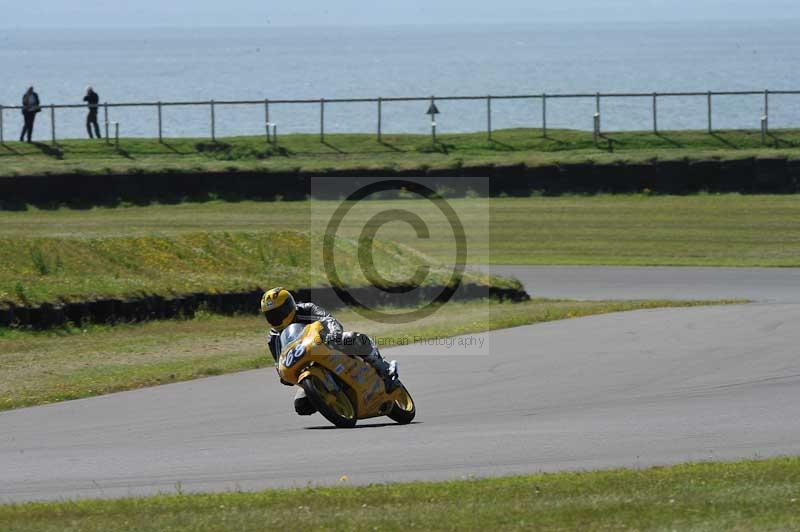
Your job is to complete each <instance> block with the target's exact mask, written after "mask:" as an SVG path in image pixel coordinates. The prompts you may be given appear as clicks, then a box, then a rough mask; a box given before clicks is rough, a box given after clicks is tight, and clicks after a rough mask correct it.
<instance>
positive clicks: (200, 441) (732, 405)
mask: <svg viewBox="0 0 800 532" xmlns="http://www.w3.org/2000/svg"><path fill="white" fill-rule="evenodd" d="M517 270H518V272H522V275H520V277H521V278H523V280H524V281H525V282H526V284H527V287H528V289H529V290H530V291H531V292H532V293H534V294H536V295H542V294H544V293H546V294H547V295H550V296H564V297H574V296H575V295H576V294H573V293H562V292H559V290H562V289H561V288H559V287H558V286H556V285H557V283H555V284H553V286H549V287H548V286H547V278H546V276H545V275H543V274H542V271H544V270H543V269H540V268H530V269H524V270H520V269H517ZM569 270H571V269H566V268H558V269H557V270H555V271H558V272H565V271H569ZM631 270H637V269H627V268H626V269H613V268H598V269H594V268H592V269H585V268H582V269H581V271H582V272H584V273H587V274H589V275H588V277H584V276H579V277H581V278H584V279H585V278H588V279H597V280H596V281H595V282H594V283H591V282H589V283H588V286H587V283H586V282H585V281H584V286H581V287H580V289H581V290H583V293H584V297H587V298H597V297H599V296H602V297H600V298H605V297H608V296H615V297H621V298H627V297H632V296H631V294H632V293H637V294H641V295H639V296H636V297H676V296H675V295H670V294H669V293H661V292H659V290H663V287H664V286H676V287H679V286H680V285H681V283H685V282H686V277H684V276H687V275H688V277H689V278H690V279H689V280H690V281H692V279H691V275H692V273H691V272H693V271H695V269H691V270H685V269H680V270H672V269H664V268H659V269H657V270H656V271H658V272H660V273H659V274H657V275H656V277H658V276H661V277H658V279H660V282H655V283H653V277H652V275H653V274H651V272H650V269H647V271H646V272H643V273H642V274H641V275H639V276H638V277H637V276H635V275H632V274H631V273H632V271H631ZM494 271H495V272H497V271H498V269H494ZM715 271H716V270H711V269H697V275H698V276H699V277H697V278H696V279H694V281H692V288H691V294H692V295H694V296H695V297H699V298H707V297H730V298H737V297H747V298H755V299H760V300H775V301H778V300H779V301H781V302H779V303H764V302H761V303H754V304H749V305H736V306H724V307H703V308H692V309H664V310H648V311H638V312H630V313H621V314H611V315H605V316H593V317H589V318H583V319H577V320H569V321H561V322H552V323H545V324H540V325H534V326H527V327H519V328H516V329H509V330H504V331H498V332H495V333H491V334H489V335H481V336H480V337H477V336H476V338H484V339H486V340H487V341H489V342H490V349H491V354H488V355H485V356H456V355H459V354H460V351H459V349H458V348H450V349H447V348H445V347H438V348H433V347H430V346H427V347H424V346H410V347H405V348H398V349H395V350H392V351H391V356H392V357H396V358H398V359H399V361H400V363H401V373H402V376H403V380H404V382H405V383H406V384H407V385H408V387H409V389H410V390H411V392H412V394H413V395H414V397H415V399H416V401H417V405H418V410H419V413H418V417H417V421H418V422H417V423H415V424H413V425H410V426H405V427H402V426H396V425H393V424H388V425H386V424H383V423H382V421H381V420H370V421H366V422H362V423H361V425H360V427H361V428H357V429H354V430H336V429H331V428H329V426H328V424H327V423H326V422H325V421H324V419H322V418H321V417H320V416H318V415H317V416H313V417H310V418H300V417H297V416H295V415H294V413H293V412H292V411H291V402H290V399H291V396H292V393H293V390H291V389H289V388H286V387H284V386H281V385H280V384H278V382H277V379H276V377H275V373H274V370H259V371H252V372H245V373H240V374H236V375H228V376H221V377H214V378H209V379H204V380H199V381H193V382H188V383H179V384H173V385H167V386H161V387H158V388H151V389H144V390H137V391H132V392H125V393H120V394H115V395H110V396H105V397H99V398H93V399H86V400H80V401H73V402H68V403H62V404H54V405H48V406H44V407H37V408H29V409H23V410H17V411H11V412H6V413H3V414H0V501H24V500H37V499H54V498H76V497H90V496H91V497H96V496H101V497H118V496H126V495H140V494H152V493H156V492H170V491H174V490H175V489H176V488H177V487H178V486H180V488H181V489H183V490H185V491H194V490H235V489H258V488H264V487H286V486H305V485H307V484H308V483H313V484H333V483H337V482H338V481H339V478H340V477H341V476H342V475H347V476H348V477H349V480H348V481H347V482H348V483H350V484H352V483H369V482H383V481H406V480H439V479H457V478H462V477H465V476H467V475H503V474H517V473H527V472H537V471H554V470H563V469H595V468H605V467H612V466H631V467H637V466H646V465H652V464H666V463H673V462H681V461H687V460H704V459H735V458H749V457H756V456H770V455H779V454H798V453H800V416H798V415H797V405H798V404H800V356H798V353H799V352H800V351H799V350H800V348H798V346H799V345H800V327H798V323H800V283H795V282H792V279H797V277H791V276H792V275H794V276H797V275H798V271H797V270H745V269H737V270H733V271H729V270H723V271H721V272H718V273H719V275H720V276H721V277H717V275H715V274H714V272H715ZM537 272H538V273H537ZM614 272H617V274H615V273H614ZM737 274H739V276H741V277H739V276H737ZM566 275H567V274H566V273H565V276H566ZM615 275H618V277H616V279H624V280H626V281H625V282H626V283H627V284H626V285H625V287H626V288H625V289H622V288H621V287H620V285H613V286H602V285H603V282H604V281H603V279H604V278H606V276H611V278H615V277H614V276H615ZM783 276H788V280H787V278H784V277H783ZM637 279H644V283H645V284H644V285H642V286H639V287H638V288H637V287H636V282H637ZM676 279H679V280H678V281H676ZM721 279H727V281H722V280H721ZM712 281H713V282H712ZM605 282H610V281H605ZM551 283H552V281H551ZM776 283H777V285H780V286H778V287H777V288H774V286H775V285H776ZM781 283H783V284H781ZM566 286H567V287H572V286H573V285H572V284H571V283H566ZM760 287H762V288H760ZM570 289H572V288H570ZM547 290H550V292H547ZM704 290H705V291H704ZM720 290H721V292H720ZM659 294H661V295H659ZM754 296H756V297H754ZM680 297H685V296H683V295H681V296H680ZM414 355H420V356H414ZM387 421H388V420H387Z"/></svg>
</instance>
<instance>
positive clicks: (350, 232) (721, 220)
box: [0, 194, 800, 266]
mask: <svg viewBox="0 0 800 532" xmlns="http://www.w3.org/2000/svg"><path fill="white" fill-rule="evenodd" d="M449 202H450V203H451V205H452V206H453V208H454V209H455V211H456V212H457V213H458V215H459V217H460V219H461V220H462V222H463V223H464V226H465V230H466V234H467V237H468V239H469V244H470V246H469V247H470V255H469V264H486V263H494V264H606V265H681V266H800V199H798V197H797V196H795V195H758V196H747V195H738V194H724V195H716V194H714V195H707V194H700V195H693V196H649V195H644V194H640V195H598V196H561V197H530V198H492V199H487V198H461V199H450V200H449ZM338 205H339V203H338V202H335V201H310V202H240V203H224V202H208V203H183V204H180V205H170V206H165V205H151V206H146V207H125V208H116V209H109V208H94V209H90V210H85V211H84V210H69V209H58V210H53V211H44V210H38V209H34V208H31V209H29V210H27V211H23V212H0V239H5V238H11V239H13V238H22V237H25V238H27V237H53V238H56V237H58V238H61V237H73V236H76V235H77V236H81V237H85V238H89V237H93V238H94V237H112V236H126V237H128V236H136V235H148V234H152V233H153V232H158V233H159V234H162V235H167V236H169V235H178V234H186V233H197V232H225V231H228V232H242V231H259V232H260V231H276V230H285V229H297V228H303V227H306V228H308V227H314V228H316V229H320V230H321V229H322V228H324V226H325V225H326V224H327V220H328V219H329V218H330V216H331V214H332V212H333V210H334V209H335V208H336V207H337V206H338ZM385 209H407V210H411V211H413V212H417V213H420V216H421V217H422V218H423V220H425V221H426V222H428V223H429V226H430V228H431V229H430V230H431V238H430V239H420V238H417V236H416V233H415V232H414V231H413V230H411V229H410V227H409V226H407V225H405V224H402V223H396V224H388V225H386V226H385V227H384V228H383V229H382V230H381V231H380V232H379V233H378V236H379V237H380V238H381V239H384V240H388V241H393V242H397V243H401V244H403V245H407V246H410V247H412V248H414V249H416V250H418V251H421V252H422V253H424V254H425V255H427V256H430V257H433V258H435V259H438V260H441V261H443V262H448V261H452V257H453V242H452V240H453V239H452V232H451V230H450V228H449V225H448V224H447V221H446V220H444V219H442V218H441V217H440V216H438V217H437V213H436V212H435V207H433V206H432V205H429V204H427V203H425V202H424V201H414V200H391V201H389V200H376V201H366V202H361V203H360V204H359V206H358V208H357V209H353V210H352V211H351V214H350V215H348V217H347V218H345V220H344V223H343V234H344V235H345V236H350V237H356V236H357V235H358V231H360V230H361V228H362V227H363V225H364V224H365V223H366V222H367V220H369V218H371V217H372V216H373V215H374V214H375V213H376V212H379V211H381V210H385Z"/></svg>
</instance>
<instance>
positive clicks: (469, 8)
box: [0, 0, 800, 28]
mask: <svg viewBox="0 0 800 532" xmlns="http://www.w3.org/2000/svg"><path fill="white" fill-rule="evenodd" d="M786 19H800V2H799V1H797V0H761V1H758V2H757V1H753V0H604V1H598V0H556V1H555V2H553V1H548V2H544V1H542V0H491V1H486V0H224V1H220V0H73V1H71V2H70V1H67V0H22V1H20V0H0V28H43V27H58V28H80V27H85V28H120V27H164V26H177V27H197V26H251V27H252V26H268V25H274V26H320V25H325V26H342V25H359V26H364V25H366V26H381V25H396V24H402V25H406V24H414V25H416V24H486V23H489V24H508V23H523V24H537V23H539V24H541V23H547V22H563V21H573V22H577V23H581V24H585V23H591V22H598V23H608V22H638V21H650V22H653V21H664V22H672V21H687V20H689V21H704V20H737V21H748V20H786Z"/></svg>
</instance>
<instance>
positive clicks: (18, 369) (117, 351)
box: [0, 300, 706, 410]
mask: <svg viewBox="0 0 800 532" xmlns="http://www.w3.org/2000/svg"><path fill="white" fill-rule="evenodd" d="M702 304H706V303H703V302H689V303H682V302H672V301H613V302H610V301H594V302H586V301H582V302H577V301H553V300H532V301H528V302H525V303H498V302H495V301H477V302H471V303H455V302H453V303H448V304H447V305H446V306H447V308H446V311H443V312H438V313H436V314H434V315H433V316H431V317H429V318H427V319H426V320H425V323H424V324H420V323H411V324H408V325H392V324H379V323H375V322H373V321H369V320H365V319H364V318H362V317H361V316H359V315H358V314H356V313H355V312H353V311H351V310H342V311H338V312H336V317H337V318H338V319H340V320H341V321H342V323H343V324H344V325H345V327H347V328H348V329H351V330H360V331H363V332H366V333H369V334H370V335H372V336H374V337H375V338H376V340H377V341H378V343H380V344H381V345H383V346H387V345H398V344H403V343H410V342H413V341H419V340H422V339H430V338H439V337H444V336H452V335H458V334H466V333H472V332H479V331H486V330H492V329H500V328H506V327H514V326H519V325H525V324H530V323H538V322H544V321H553V320H559V319H566V318H575V317H580V316H588V315H592V314H602V313H608V312H618V311H626V310H636V309H643V308H655V307H677V306H694V305H702ZM265 332H266V323H265V322H264V320H263V318H261V317H260V316H236V317H222V316H217V315H203V316H200V317H198V318H195V319H193V320H185V321H179V320H170V321H156V322H149V323H144V324H134V325H117V326H114V327H111V326H89V327H87V328H85V329H81V328H74V327H73V328H70V327H66V328H59V329H55V330H49V331H43V332H35V331H19V330H13V329H2V328H0V410H8V409H11V408H18V407H23V406H32V405H37V404H43V403H49V402H56V401H65V400H69V399H77V398H81V397H89V396H94V395H102V394H106V393H111V392H116V391H121V390H128V389H133V388H140V387H145V386H154V385H158V384H164V383H168V382H176V381H182V380H189V379H195V378H200V377H205V376H208V375H219V374H222V373H230V372H234V371H241V370H247V369H254V368H258V367H265V366H269V365H272V357H271V356H270V355H269V354H268V353H267V350H266V344H265V336H264V333H265Z"/></svg>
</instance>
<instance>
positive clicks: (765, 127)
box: [764, 89, 769, 134]
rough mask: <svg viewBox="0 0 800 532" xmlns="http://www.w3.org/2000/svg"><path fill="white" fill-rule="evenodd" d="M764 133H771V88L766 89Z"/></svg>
mask: <svg viewBox="0 0 800 532" xmlns="http://www.w3.org/2000/svg"><path fill="white" fill-rule="evenodd" d="M764 119H765V120H764V134H767V133H769V89H764Z"/></svg>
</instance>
